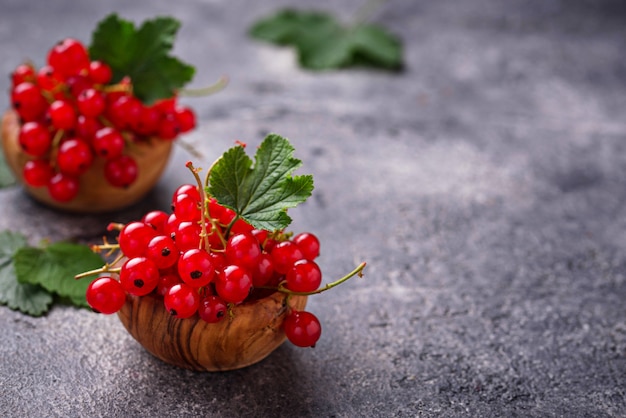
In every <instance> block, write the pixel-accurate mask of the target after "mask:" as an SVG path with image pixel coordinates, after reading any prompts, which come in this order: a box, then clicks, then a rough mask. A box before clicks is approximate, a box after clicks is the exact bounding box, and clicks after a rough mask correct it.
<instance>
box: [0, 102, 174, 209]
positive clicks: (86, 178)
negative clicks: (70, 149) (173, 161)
mask: <svg viewBox="0 0 626 418" xmlns="http://www.w3.org/2000/svg"><path fill="white" fill-rule="evenodd" d="M19 131H20V120H19V117H18V115H17V113H16V112H15V111H13V110H8V111H6V112H5V113H4V115H3V117H2V149H3V151H4V156H5V158H6V161H7V163H8V165H9V167H10V168H11V171H12V172H13V174H14V175H15V178H16V179H18V181H19V182H20V183H21V184H22V186H23V187H24V189H25V190H26V192H27V193H28V194H29V195H30V196H32V197H33V198H34V199H35V200H38V201H39V202H42V203H44V204H46V205H48V206H51V207H54V208H57V209H61V210H63V211H68V212H79V213H99V212H109V211H113V210H117V209H121V208H124V207H127V206H130V205H132V204H133V203H136V202H138V201H139V200H140V199H141V198H143V197H144V196H145V195H146V194H147V193H148V192H149V191H150V190H151V189H152V188H153V187H154V186H155V184H156V183H157V182H158V181H159V178H160V177H161V174H162V173H163V170H164V169H165V167H166V166H167V162H168V160H169V157H170V154H171V151H172V144H173V141H170V140H161V139H158V138H151V139H150V140H148V141H145V142H136V143H134V144H133V145H132V148H129V152H128V154H129V155H131V156H132V157H133V158H134V159H135V161H137V166H138V168H139V175H138V177H137V180H135V182H134V183H133V184H132V185H130V186H129V187H128V188H119V187H114V186H111V185H110V184H109V183H108V182H107V180H106V178H105V177H104V174H103V172H104V165H105V160H104V159H103V158H101V157H96V158H95V159H94V162H93V165H92V166H91V167H90V168H89V170H87V172H86V173H85V174H83V175H82V176H80V190H79V192H78V195H77V196H76V197H75V198H74V199H73V200H71V201H69V202H57V201H55V200H54V199H52V198H51V197H50V195H49V194H48V190H47V188H46V187H31V186H29V185H27V184H24V181H23V179H22V171H23V168H24V165H25V164H26V162H27V161H28V160H30V159H32V157H30V156H28V155H27V154H26V153H24V151H23V150H22V148H21V146H20V144H19Z"/></svg>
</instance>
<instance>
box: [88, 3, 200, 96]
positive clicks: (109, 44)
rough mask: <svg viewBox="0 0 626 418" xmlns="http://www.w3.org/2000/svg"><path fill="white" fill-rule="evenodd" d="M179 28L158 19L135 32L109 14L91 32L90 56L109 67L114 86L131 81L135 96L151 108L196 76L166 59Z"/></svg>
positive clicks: (179, 63) (168, 19)
mask: <svg viewBox="0 0 626 418" xmlns="http://www.w3.org/2000/svg"><path fill="white" fill-rule="evenodd" d="M179 28H180V22H178V21H177V20H176V19H174V18H171V17H157V18H155V19H152V20H147V21H145V22H143V24H142V25H141V27H139V28H138V29H136V28H135V25H134V24H133V23H132V22H129V21H126V20H123V19H121V18H120V17H119V16H117V15H116V14H111V15H109V16H108V17H106V18H105V19H104V20H102V21H101V22H100V24H99V25H98V26H97V28H96V30H95V31H94V33H93V35H92V41H91V45H90V46H89V55H90V56H91V58H92V59H99V60H102V61H104V62H106V63H107V64H109V66H110V67H111V69H112V70H113V79H112V81H113V82H114V83H117V82H119V81H120V80H121V79H122V78H124V77H126V76H128V77H130V79H131V80H132V82H133V93H134V94H135V96H137V97H138V98H139V99H140V100H141V101H143V102H144V103H147V104H150V103H153V102H154V101H156V100H158V99H163V98H168V97H172V96H173V95H174V94H175V92H176V91H177V90H178V89H180V88H181V87H183V86H184V85H185V84H187V83H188V82H189V81H191V79H192V78H193V75H194V73H195V69H194V68H193V67H192V66H190V65H188V64H185V63H183V62H182V61H180V60H178V59H177V58H174V57H172V56H170V55H168V54H169V52H170V50H171V49H172V46H173V45H174V40H175V38H176V33H177V32H178V29H179Z"/></svg>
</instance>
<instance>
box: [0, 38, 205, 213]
mask: <svg viewBox="0 0 626 418" xmlns="http://www.w3.org/2000/svg"><path fill="white" fill-rule="evenodd" d="M111 79H112V70H111V68H110V67H109V66H108V65H107V64H106V63H104V62H101V61H98V60H93V61H92V60H90V57H89V53H88V51H87V49H86V48H85V46H84V45H83V44H81V43H80V42H79V41H76V40H74V39H69V38H68V39H65V40H63V41H61V42H59V43H58V44H56V45H55V46H54V47H53V48H52V49H51V50H50V51H49V53H48V56H47V64H46V65H45V66H43V67H41V68H39V69H38V70H37V69H35V68H34V67H33V66H32V65H31V64H21V65H19V66H18V67H17V68H16V69H15V71H14V72H13V74H12V82H13V84H12V89H11V103H12V107H13V109H14V110H15V111H16V112H17V114H18V115H19V117H20V120H21V127H20V133H19V142H20V145H21V147H22V149H23V150H24V152H25V153H26V154H28V155H29V156H30V157H32V159H30V160H29V161H28V162H27V163H26V165H25V166H24V170H23V178H24V181H25V182H26V184H28V185H29V186H32V187H44V186H45V187H47V188H48V191H49V193H50V196H51V197H52V198H53V199H55V200H57V201H59V202H67V201H71V200H72V199H73V198H74V197H75V196H76V195H77V194H78V191H79V180H78V178H79V177H80V176H81V175H82V174H84V173H85V172H86V171H87V170H88V169H89V168H90V167H91V166H92V164H93V161H94V159H95V158H98V157H101V158H103V159H104V160H105V165H104V173H103V174H104V177H105V178H106V179H107V181H108V182H109V183H110V184H111V185H113V186H115V187H121V188H126V187H128V186H130V185H131V184H132V183H133V182H134V181H135V179H136V178H137V176H138V167H137V163H136V161H135V160H134V159H133V157H132V156H131V155H128V154H127V153H126V150H127V149H128V147H129V145H132V144H133V143H135V142H138V141H145V140H147V138H151V137H158V138H162V139H165V140H173V139H175V138H176V137H177V136H178V135H179V134H181V133H184V132H187V131H189V130H191V129H193V128H194V127H195V124H196V119H195V115H194V113H193V111H192V110H191V109H189V108H187V107H185V106H180V105H179V104H178V103H177V101H176V97H172V98H169V99H163V100H161V101H158V102H156V103H154V104H153V105H149V106H148V105H145V104H143V103H142V102H141V101H140V100H139V99H138V98H137V97H135V96H134V95H133V93H132V80H129V79H128V78H125V79H123V80H122V81H120V82H119V83H117V84H111Z"/></svg>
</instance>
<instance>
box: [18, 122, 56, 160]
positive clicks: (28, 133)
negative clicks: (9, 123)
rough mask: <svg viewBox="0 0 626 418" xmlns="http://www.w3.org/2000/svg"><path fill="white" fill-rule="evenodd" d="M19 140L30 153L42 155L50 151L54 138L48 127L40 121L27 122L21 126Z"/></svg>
mask: <svg viewBox="0 0 626 418" xmlns="http://www.w3.org/2000/svg"><path fill="white" fill-rule="evenodd" d="M18 141H19V143H20V146H21V147H22V150H24V152H25V153H26V154H28V155H32V156H34V157H42V156H44V155H46V154H47V153H48V151H49V150H50V146H51V145H52V138H51V137H50V131H49V130H48V128H47V127H46V126H45V125H44V124H42V123H39V122H26V123H25V124H23V125H22V127H21V128H20V133H19V136H18Z"/></svg>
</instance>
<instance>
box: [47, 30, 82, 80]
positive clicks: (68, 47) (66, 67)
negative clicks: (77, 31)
mask: <svg viewBox="0 0 626 418" xmlns="http://www.w3.org/2000/svg"><path fill="white" fill-rule="evenodd" d="M48 64H49V65H50V66H52V67H53V68H54V69H55V70H57V71H58V72H59V73H61V74H62V75H63V76H65V77H67V76H71V75H76V74H79V73H81V72H82V71H84V70H86V69H88V68H89V54H88V53H87V48H85V46H84V45H83V44H82V43H80V42H79V41H77V40H75V39H72V38H66V39H64V40H62V41H61V42H59V43H57V44H56V45H55V46H54V47H53V48H52V49H51V50H50V52H49V53H48Z"/></svg>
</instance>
